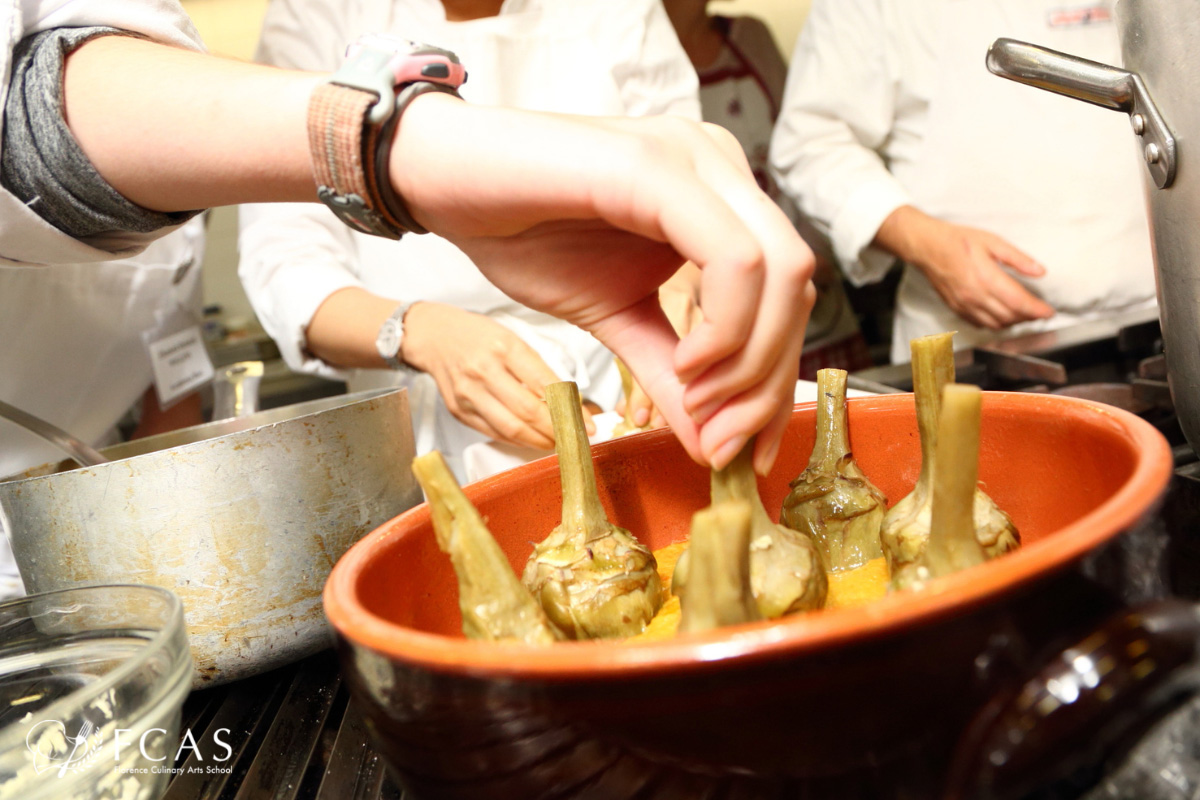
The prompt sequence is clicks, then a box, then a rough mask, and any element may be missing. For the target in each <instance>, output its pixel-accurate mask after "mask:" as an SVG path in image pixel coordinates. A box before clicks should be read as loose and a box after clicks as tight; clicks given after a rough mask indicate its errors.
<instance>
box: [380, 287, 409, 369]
mask: <svg viewBox="0 0 1200 800" xmlns="http://www.w3.org/2000/svg"><path fill="white" fill-rule="evenodd" d="M412 306H413V304H412V303H401V304H400V305H398V306H396V310H395V311H393V312H392V313H391V314H389V315H388V318H387V321H385V322H384V323H383V324H384V325H395V326H396V330H397V332H398V334H399V335H398V336H397V337H396V352H394V353H390V354H389V353H382V352H381V353H380V354H379V355H380V356H382V357H383V360H384V361H386V362H387V365H388V366H389V367H391V368H392V369H411V367H410V366H409V365H408V362H406V361H404V360H403V359H401V358H400V351H401V350H402V349H403V348H404V317H405V315H406V314H408V310H409V309H410V308H412Z"/></svg>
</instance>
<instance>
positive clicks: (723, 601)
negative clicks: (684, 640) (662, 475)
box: [679, 500, 762, 633]
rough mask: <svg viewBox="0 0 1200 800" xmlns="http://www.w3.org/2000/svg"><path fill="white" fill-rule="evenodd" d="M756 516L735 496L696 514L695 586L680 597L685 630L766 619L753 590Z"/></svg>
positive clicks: (693, 535)
mask: <svg viewBox="0 0 1200 800" xmlns="http://www.w3.org/2000/svg"><path fill="white" fill-rule="evenodd" d="M750 515H751V509H750V504H749V503H747V502H744V501H742V500H732V501H729V502H725V503H717V504H716V505H713V506H711V507H709V508H706V509H703V510H701V511H697V512H696V514H695V515H694V516H693V517H692V531H691V537H690V539H689V542H690V543H689V545H688V553H689V554H690V557H689V562H690V564H691V566H690V572H689V580H690V583H691V589H692V590H691V591H690V592H689V593H688V594H687V596H686V598H684V597H682V596H681V597H680V605H681V609H682V611H681V614H680V617H679V632H680V633H687V632H695V631H709V630H713V629H714V628H720V627H722V626H724V625H737V624H738V623H741V622H753V621H755V620H760V619H762V615H761V614H759V612H758V605H757V604H756V603H755V602H754V596H753V594H752V592H751V590H750Z"/></svg>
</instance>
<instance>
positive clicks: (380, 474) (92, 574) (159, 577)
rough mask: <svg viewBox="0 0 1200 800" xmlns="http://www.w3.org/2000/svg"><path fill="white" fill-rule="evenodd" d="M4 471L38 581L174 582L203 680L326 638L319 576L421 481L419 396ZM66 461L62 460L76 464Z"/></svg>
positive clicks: (382, 394)
mask: <svg viewBox="0 0 1200 800" xmlns="http://www.w3.org/2000/svg"><path fill="white" fill-rule="evenodd" d="M102 452H103V454H104V456H105V457H107V458H109V459H112V460H111V461H110V462H109V463H107V464H101V465H99V466H94V467H85V468H79V469H70V467H73V466H74V463H73V462H65V463H63V464H50V465H45V466H43V467H39V468H36V469H34V470H30V471H29V472H28V473H25V474H24V475H23V476H21V477H19V478H16V479H12V480H9V481H6V482H4V483H0V513H3V514H4V516H5V518H6V523H5V524H6V527H7V528H8V531H9V535H10V538H11V540H12V546H13V552H14V553H15V555H16V559H17V564H18V566H19V568H20V570H21V577H22V578H23V579H24V581H25V587H26V589H27V590H28V591H29V592H30V593H33V592H46V591H53V590H56V589H65V588H69V587H75V586H84V585H88V584H98V583H139V584H149V585H153V586H161V587H164V588H167V589H170V590H172V591H174V592H175V593H176V594H178V595H179V597H180V599H181V600H182V601H183V604H184V612H185V616H186V618H187V627H188V636H189V639H190V642H191V646H192V655H193V657H194V659H195V662H196V676H195V680H194V685H195V686H196V687H201V686H205V685H212V684H217V683H222V682H225V681H230V680H235V679H237V678H241V677H244V676H247V675H251V674H254V673H257V672H262V671H265V670H268V669H272V668H274V667H277V666H281V665H283V664H286V663H289V662H291V661H294V660H296V659H298V658H301V657H303V656H306V655H309V654H311V653H314V652H316V651H318V650H321V649H322V648H324V647H327V646H328V645H329V644H330V642H331V638H330V635H329V631H328V626H327V623H326V622H325V617H324V615H323V613H322V611H321V589H322V586H323V585H324V582H325V578H326V576H327V575H328V574H329V571H330V569H331V568H332V567H333V564H334V562H336V561H337V559H338V557H339V556H341V555H342V553H344V552H345V551H346V550H347V549H348V548H349V547H350V545H352V544H353V543H354V542H356V541H358V539H360V538H362V536H364V535H365V534H366V533H367V532H369V531H371V530H372V529H374V528H376V527H378V526H379V525H381V524H383V523H384V522H385V521H387V520H388V519H391V518H392V517H394V516H396V515H397V514H398V513H400V512H401V511H403V510H405V509H407V508H409V507H411V506H413V505H414V504H416V503H417V502H419V501H420V499H421V493H420V488H419V487H418V486H417V484H416V481H415V480H414V478H413V477H412V473H411V471H410V468H409V465H410V463H411V461H412V457H413V454H414V451H413V433H412V423H411V420H410V416H409V408H408V396H407V394H406V393H405V392H404V391H403V390H383V391H372V392H362V393H358V394H352V395H343V396H339V397H333V398H326V399H323V400H317V401H313V402H309V403H299V404H296V405H292V406H286V407H283V408H277V409H272V410H270V411H263V412H258V413H255V414H251V415H249V416H245V417H240V418H237V419H227V420H222V421H220V422H213V423H209V424H207V425H198V426H195V427H192V428H184V429H182V430H178V431H173V432H171V433H167V434H163V435H161V436H154V437H149V438H146V439H140V440H137V441H134V442H127V443H124V444H121V445H117V446H115V447H110V448H107V449H105V450H103V451H102ZM64 469H65V470H67V471H62V470H64Z"/></svg>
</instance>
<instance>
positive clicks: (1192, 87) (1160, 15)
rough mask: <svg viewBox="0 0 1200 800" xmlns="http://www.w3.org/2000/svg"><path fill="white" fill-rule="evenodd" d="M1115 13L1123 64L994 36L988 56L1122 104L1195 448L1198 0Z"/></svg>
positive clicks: (1004, 71)
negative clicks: (1142, 170)
mask: <svg viewBox="0 0 1200 800" xmlns="http://www.w3.org/2000/svg"><path fill="white" fill-rule="evenodd" d="M1116 18H1117V25H1118V28H1119V30H1120V35H1121V52H1122V59H1123V61H1124V67H1125V68H1124V69H1118V68H1116V67H1112V66H1108V65H1105V64H1097V63H1096V62H1094V61H1088V60H1085V59H1081V58H1076V57H1074V56H1070V55H1066V54H1063V53H1058V52H1055V51H1053V50H1048V49H1046V48H1042V47H1037V46H1035V45H1032V44H1027V43H1024V42H1016V41H1013V40H1011V39H1000V40H997V41H996V43H995V44H994V45H992V47H991V49H990V50H989V52H988V56H987V65H988V69H990V70H991V71H992V72H994V73H995V74H997V75H1000V76H1002V77H1005V78H1010V79H1012V80H1015V81H1019V82H1021V83H1026V84H1029V85H1031V86H1036V87H1038V88H1041V89H1046V90H1048V91H1051V92H1057V93H1058V94H1063V95H1067V96H1068V97H1074V98H1076V99H1079V100H1084V101H1086V102H1088V103H1093V104H1095V105H1098V106H1102V107H1104V108H1110V109H1113V110H1115V111H1121V112H1124V113H1126V114H1129V119H1130V125H1131V127H1132V133H1131V134H1130V139H1131V140H1132V142H1136V152H1137V154H1138V156H1139V157H1140V158H1141V159H1142V160H1143V161H1144V162H1145V165H1146V190H1147V205H1148V209H1149V212H1150V215H1149V216H1150V225H1151V228H1152V233H1153V241H1154V262H1155V266H1156V270H1157V275H1158V304H1159V313H1160V315H1161V318H1162V327H1163V338H1164V342H1165V346H1166V356H1167V371H1168V377H1169V380H1170V384H1171V396H1172V398H1173V399H1174V402H1175V409H1176V411H1177V412H1178V414H1179V420H1180V423H1181V424H1182V427H1183V432H1184V435H1185V436H1186V437H1187V440H1188V442H1190V443H1191V445H1192V446H1193V447H1195V448H1197V449H1198V450H1200V171H1198V170H1200V168H1198V167H1197V166H1196V165H1195V162H1190V161H1189V158H1190V157H1191V156H1192V155H1194V154H1193V153H1192V152H1191V151H1189V150H1188V149H1187V148H1188V147H1189V146H1190V145H1192V144H1194V136H1195V134H1196V133H1197V132H1200V2H1198V1H1197V0H1119V2H1118V3H1117V8H1116ZM1045 133H1046V136H1047V137H1053V136H1054V135H1055V133H1054V131H1053V130H1047V131H1046V132H1045ZM1132 142H1131V146H1130V149H1131V151H1132V150H1134V146H1133V144H1132ZM1130 157H1131V158H1132V157H1133V154H1132V153H1131V155H1130ZM1104 168H1105V165H1104V164H1097V165H1096V169H1104Z"/></svg>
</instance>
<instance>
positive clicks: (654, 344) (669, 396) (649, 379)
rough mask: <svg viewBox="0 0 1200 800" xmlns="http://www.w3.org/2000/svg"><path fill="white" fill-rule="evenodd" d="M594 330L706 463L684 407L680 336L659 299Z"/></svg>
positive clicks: (650, 299)
mask: <svg viewBox="0 0 1200 800" xmlns="http://www.w3.org/2000/svg"><path fill="white" fill-rule="evenodd" d="M593 332H594V333H595V335H596V337H597V338H598V339H599V340H600V341H601V342H602V343H603V344H604V345H605V346H606V347H608V349H610V350H612V351H613V352H614V353H616V354H617V357H618V358H620V359H621V360H622V361H623V362H624V363H625V365H626V366H627V367H629V371H630V372H632V373H633V376H634V377H635V378H636V379H637V382H638V384H639V385H640V386H641V387H642V389H643V391H644V392H645V393H646V395H647V396H648V397H649V398H650V400H651V402H653V403H654V406H655V408H656V409H658V411H659V412H660V413H661V414H662V416H663V418H664V419H665V420H666V424H667V425H669V426H670V427H671V429H672V431H674V433H675V435H676V437H678V439H679V441H680V443H681V444H682V445H683V447H684V449H685V450H687V452H688V455H689V456H691V457H692V459H693V460H695V461H696V462H697V463H699V464H706V465H707V464H708V463H709V458H708V455H707V454H706V453H705V452H704V451H702V450H701V448H700V431H699V427H698V426H697V425H696V423H695V422H694V421H693V420H692V418H691V416H690V415H688V413H687V411H686V410H685V409H684V407H683V384H682V383H681V382H680V380H679V376H678V375H677V374H676V373H675V367H674V354H675V346H676V345H677V344H678V342H679V337H678V336H676V334H675V332H674V331H673V330H672V329H671V324H670V323H669V322H668V321H667V318H666V316H665V315H664V314H663V311H662V308H660V307H659V305H658V302H657V300H656V298H654V297H647V298H645V299H643V300H642V301H641V302H639V303H636V304H634V305H632V306H630V307H629V308H626V309H624V310H622V311H621V312H619V313H618V314H615V315H613V317H611V318H610V319H609V320H606V322H605V324H604V325H601V326H598V327H597V328H596V329H595V331H593Z"/></svg>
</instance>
